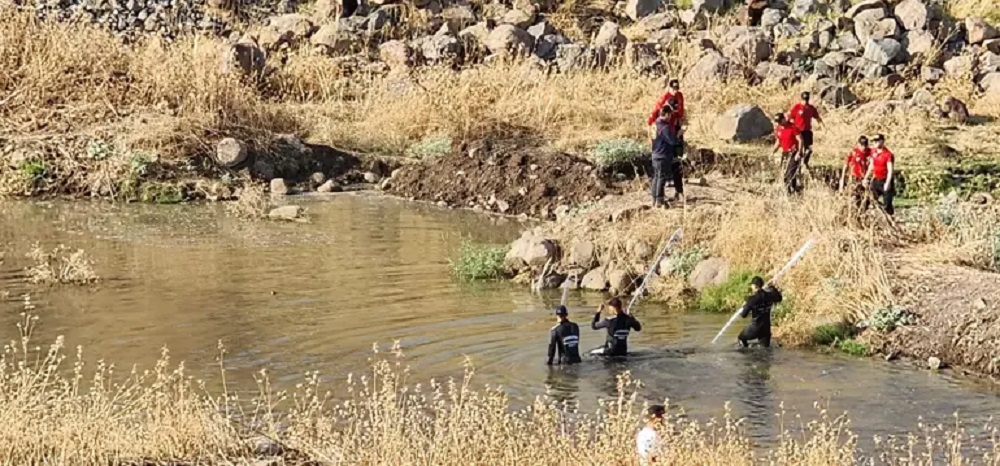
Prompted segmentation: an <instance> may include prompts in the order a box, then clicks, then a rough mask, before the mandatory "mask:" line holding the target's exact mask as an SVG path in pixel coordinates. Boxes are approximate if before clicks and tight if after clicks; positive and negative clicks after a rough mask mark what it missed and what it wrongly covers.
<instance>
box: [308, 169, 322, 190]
mask: <svg viewBox="0 0 1000 466" xmlns="http://www.w3.org/2000/svg"><path fill="white" fill-rule="evenodd" d="M325 182H326V175H325V174H324V173H323V172H315V173H313V174H312V175H309V184H311V185H313V186H314V187H315V186H320V185H322V184H323V183H325Z"/></svg>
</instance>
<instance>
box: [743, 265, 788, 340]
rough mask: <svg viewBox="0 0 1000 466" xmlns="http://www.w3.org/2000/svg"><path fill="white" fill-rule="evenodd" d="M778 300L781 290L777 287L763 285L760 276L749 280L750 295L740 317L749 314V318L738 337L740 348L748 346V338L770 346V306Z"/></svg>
mask: <svg viewBox="0 0 1000 466" xmlns="http://www.w3.org/2000/svg"><path fill="white" fill-rule="evenodd" d="M780 302H781V292H780V291H778V289H777V288H775V287H773V286H770V285H768V286H767V287H765V286H764V279H763V278H760V277H753V279H751V280H750V297H749V298H747V300H746V302H745V303H744V304H743V313H742V314H740V317H742V318H744V319H746V318H747V316H750V317H751V320H750V325H747V327H746V328H744V329H743V331H741V332H740V335H739V337H738V339H739V342H740V347H741V348H748V347H749V346H750V340H757V341H758V342H760V346H763V347H765V348H770V347H771V308H772V307H773V306H774V305H775V304H777V303H780Z"/></svg>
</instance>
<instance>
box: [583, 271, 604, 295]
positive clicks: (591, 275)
mask: <svg viewBox="0 0 1000 466" xmlns="http://www.w3.org/2000/svg"><path fill="white" fill-rule="evenodd" d="M580 288H583V289H585V290H591V291H604V290H606V289H608V278H607V277H606V276H605V275H604V269H601V268H597V269H594V270H591V271H590V272H587V273H586V274H584V275H583V278H582V279H581V280H580Z"/></svg>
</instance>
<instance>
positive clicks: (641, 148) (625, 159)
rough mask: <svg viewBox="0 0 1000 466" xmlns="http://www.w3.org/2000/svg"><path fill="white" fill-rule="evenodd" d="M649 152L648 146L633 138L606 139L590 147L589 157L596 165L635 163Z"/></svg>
mask: <svg viewBox="0 0 1000 466" xmlns="http://www.w3.org/2000/svg"><path fill="white" fill-rule="evenodd" d="M647 154H649V148H648V147H646V146H645V145H644V144H640V143H639V142H637V141H635V140H634V139H607V140H604V141H601V142H598V143H597V144H596V145H594V147H593V148H591V149H590V158H591V160H593V161H594V163H596V164H597V165H598V166H601V167H610V166H613V165H616V164H619V163H636V162H638V161H639V160H640V159H641V158H643V157H645V156H646V155H647Z"/></svg>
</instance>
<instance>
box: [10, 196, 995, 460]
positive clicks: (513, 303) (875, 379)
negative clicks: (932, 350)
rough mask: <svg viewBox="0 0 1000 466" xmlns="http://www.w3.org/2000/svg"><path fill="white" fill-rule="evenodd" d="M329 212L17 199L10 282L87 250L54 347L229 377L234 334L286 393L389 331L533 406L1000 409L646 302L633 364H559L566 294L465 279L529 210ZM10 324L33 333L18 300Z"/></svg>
mask: <svg viewBox="0 0 1000 466" xmlns="http://www.w3.org/2000/svg"><path fill="white" fill-rule="evenodd" d="M296 202H302V203H303V204H304V205H305V206H306V207H307V209H308V211H309V213H310V215H311V219H312V222H311V223H308V224H283V223H272V222H260V223H249V224H248V223H244V222H240V221H236V220H233V219H230V218H227V217H226V216H225V215H223V214H222V210H221V209H220V208H218V207H217V206H171V207H163V206H112V205H108V204H100V203H98V204H87V203H73V204H59V203H56V204H48V203H6V204H0V241H2V243H3V244H4V250H5V251H6V252H7V253H8V254H7V263H6V264H5V265H4V266H3V267H2V268H0V284H2V286H3V288H4V289H6V290H9V291H11V294H12V296H13V297H15V298H16V297H17V296H19V295H20V294H21V293H22V292H25V291H27V290H28V288H26V286H25V285H24V284H23V280H22V277H21V276H20V272H19V270H20V269H21V268H22V267H23V266H24V265H25V264H24V261H23V260H22V258H23V254H24V253H25V252H26V251H27V250H28V249H29V247H30V245H31V243H32V242H34V241H39V242H41V243H42V246H54V245H56V244H60V243H63V244H66V245H68V246H70V247H74V248H83V249H85V250H86V251H87V252H88V253H89V254H90V255H91V256H92V257H93V258H94V259H95V261H96V264H97V266H96V268H97V271H98V273H99V274H100V275H101V276H102V277H103V279H104V280H103V281H102V283H101V284H100V286H99V287H97V288H96V289H79V288H69V289H58V288H57V289H53V290H52V291H49V292H41V293H38V292H36V295H35V301H36V303H37V304H38V308H39V310H40V311H41V316H42V321H41V327H40V328H39V332H38V336H39V337H40V339H41V341H42V342H44V341H47V340H50V339H52V338H55V336H57V335H65V336H66V340H67V342H68V343H69V344H70V345H82V346H84V348H85V351H86V353H85V354H88V355H90V357H93V358H96V357H105V358H107V359H108V360H109V361H114V362H116V363H118V365H119V366H122V365H132V364H139V365H142V366H149V365H151V364H152V363H153V362H154V361H155V359H156V358H157V356H158V355H159V349H160V348H162V347H168V348H170V351H171V356H172V358H173V359H174V360H175V361H177V360H184V361H186V362H187V367H188V368H189V369H190V370H192V371H194V372H195V373H197V374H198V375H199V376H213V375H214V373H215V371H217V369H216V357H217V350H216V344H217V342H219V341H221V342H223V343H224V344H225V346H226V348H227V350H228V366H229V368H230V371H231V373H230V374H229V376H230V377H231V379H236V381H237V382H236V383H238V384H242V386H243V387H244V388H252V387H253V382H252V375H253V374H254V373H255V372H257V371H259V370H261V369H263V368H267V369H268V371H269V373H270V374H271V376H272V378H273V379H274V382H275V384H276V385H277V386H279V387H284V388H288V387H291V386H293V385H294V383H296V382H298V381H299V380H301V375H302V373H303V372H304V371H307V370H309V371H312V370H317V371H319V372H320V373H321V374H323V375H324V376H325V378H326V379H327V380H331V381H338V380H343V379H344V378H345V377H346V375H347V373H349V372H351V371H355V372H357V371H361V370H364V368H365V364H366V363H367V361H368V358H369V357H370V354H371V353H370V352H371V347H372V343H373V342H379V343H381V344H383V345H388V344H391V343H392V342H393V341H398V342H399V343H400V345H401V347H402V348H403V351H404V353H405V354H406V355H407V362H408V363H409V364H411V365H412V366H413V373H414V379H415V380H421V381H422V380H426V379H429V378H432V377H438V378H440V377H447V376H456V375H460V374H461V371H462V367H463V366H462V364H463V363H464V362H465V361H466V360H468V361H469V362H470V363H471V365H472V367H473V368H474V370H475V371H476V380H477V381H478V383H480V384H490V385H502V386H503V387H504V390H505V391H506V392H507V393H508V394H509V395H510V397H511V398H512V399H513V400H515V401H516V402H517V403H526V402H530V400H532V399H533V398H534V397H535V396H538V395H544V394H548V395H550V396H552V397H553V398H554V399H556V400H558V401H560V402H562V403H564V404H565V405H566V406H568V407H570V408H576V407H578V406H579V407H581V409H584V410H585V411H588V412H589V411H590V410H591V409H592V408H593V406H594V403H596V400H597V398H598V397H606V396H609V395H614V394H615V391H616V387H617V379H618V376H619V375H620V374H622V373H623V372H625V371H629V372H630V373H631V376H632V377H633V378H635V379H639V380H641V381H642V382H643V384H644V388H643V390H642V392H641V394H642V396H644V397H646V398H647V399H649V400H655V401H663V400H664V399H667V398H669V399H670V401H671V404H672V405H677V406H680V407H681V408H683V409H684V410H685V411H686V412H687V413H688V414H689V415H692V416H698V417H709V416H719V415H721V414H723V412H724V406H725V403H726V402H732V404H731V408H732V410H733V415H735V416H737V417H746V418H747V420H746V425H747V426H748V430H749V431H750V434H751V435H753V436H754V438H756V439H758V440H760V441H762V442H766V441H767V440H769V439H773V438H774V435H775V434H776V433H777V429H778V428H777V426H776V422H777V421H776V418H775V413H776V412H777V411H778V410H779V409H780V407H781V404H782V403H784V406H785V407H786V408H787V409H789V410H790V411H791V412H792V413H802V414H803V415H804V416H805V417H809V416H812V414H813V403H814V402H816V401H820V402H823V403H828V405H829V409H830V410H831V412H834V413H839V412H842V411H848V412H849V413H853V414H854V415H853V416H852V427H853V428H854V429H855V430H856V431H857V432H858V433H859V434H861V435H862V436H863V437H870V436H871V435H872V434H894V433H900V432H904V431H907V430H910V429H912V428H914V426H916V425H917V422H918V421H919V420H920V419H924V420H926V421H930V422H947V421H949V420H950V419H951V416H952V414H953V413H954V412H956V411H958V412H959V413H960V414H961V415H962V416H963V417H965V418H967V419H968V420H970V421H979V420H983V419H985V418H986V417H987V416H989V414H990V413H995V412H998V411H1000V400H998V397H997V396H996V395H995V394H993V393H990V392H989V391H987V390H985V389H983V388H981V387H976V386H974V385H971V384H969V383H960V382H955V381H951V380H948V379H946V378H943V377H940V376H936V375H931V374H928V373H924V372H916V371H910V370H900V369H897V368H895V367H893V366H890V365H887V364H885V363H882V362H881V361H875V360H857V359H852V358H848V357H828V356H821V355H817V354H813V353H809V352H797V351H789V350H781V349H774V350H772V351H764V350H753V351H746V352H740V351H737V350H736V349H734V344H735V334H736V332H737V331H738V329H735V328H734V329H733V332H732V334H731V335H730V336H729V337H727V338H728V339H729V340H728V341H726V342H725V343H724V344H723V343H720V344H718V345H714V346H713V345H710V344H708V343H707V342H709V341H710V340H711V338H712V336H713V335H714V333H715V332H716V331H718V329H719V328H720V327H721V326H722V324H723V323H724V321H725V319H726V317H727V316H706V315H683V314H678V313H676V312H671V311H669V310H668V309H667V308H666V307H665V306H663V305H659V304H648V303H640V305H639V306H638V307H637V308H636V314H637V316H638V317H639V319H640V320H641V321H642V323H643V330H642V332H633V333H632V336H631V337H630V340H631V341H630V348H631V349H632V350H633V351H634V352H635V355H634V356H635V357H633V358H630V360H629V361H627V362H620V361H602V360H595V359H593V358H585V360H584V362H583V363H582V364H580V365H577V366H575V367H568V368H559V367H555V368H550V367H548V366H546V365H545V364H544V363H545V356H546V349H547V345H548V336H549V333H548V331H549V328H550V327H551V326H552V323H553V317H552V315H551V310H552V309H553V307H554V306H555V305H556V304H557V303H558V300H559V293H558V292H557V291H553V292H551V293H550V294H546V295H544V296H541V297H539V296H536V295H532V294H530V293H528V292H527V291H526V290H525V289H522V288H518V287H513V286H509V285H507V284H486V285H465V284H460V283H456V282H455V281H454V280H452V279H451V277H450V276H449V275H448V266H447V257H448V256H449V254H451V253H452V252H453V251H454V250H455V249H456V247H457V245H458V243H459V242H460V240H461V238H462V237H464V236H472V237H475V238H477V239H478V240H480V241H488V242H497V243H502V242H507V241H509V240H510V239H512V238H514V237H516V236H517V234H518V233H519V230H520V229H521V228H522V226H521V225H519V224H517V222H511V221H503V222H499V221H497V220H488V219H485V218H484V217H481V216H477V215H473V214H471V213H463V212H450V211H445V210H439V209H436V208H432V207H425V206H420V205H415V204H409V203H403V202H399V201H393V200H387V199H372V198H369V197H365V196H355V195H338V196H332V197H326V198H323V199H322V200H308V199H296ZM601 300H602V297H601V296H600V295H596V294H577V293H572V294H571V296H570V300H569V303H568V304H569V308H570V318H571V319H572V320H573V321H575V322H577V323H578V324H581V329H582V333H583V334H582V336H581V339H582V342H581V347H582V348H593V347H596V346H599V345H600V344H601V343H602V342H603V340H604V335H605V334H604V333H603V331H591V330H589V326H587V325H586V324H587V323H588V322H589V320H590V317H591V315H592V312H593V310H594V309H595V307H596V306H597V304H598V303H599V302H600V301H601ZM0 311H2V313H0V338H4V339H7V340H10V339H12V338H15V337H16V335H17V333H16V328H15V326H14V323H15V321H16V320H17V318H18V313H19V312H20V307H19V302H18V301H17V300H16V299H15V300H12V301H9V302H4V303H0Z"/></svg>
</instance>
